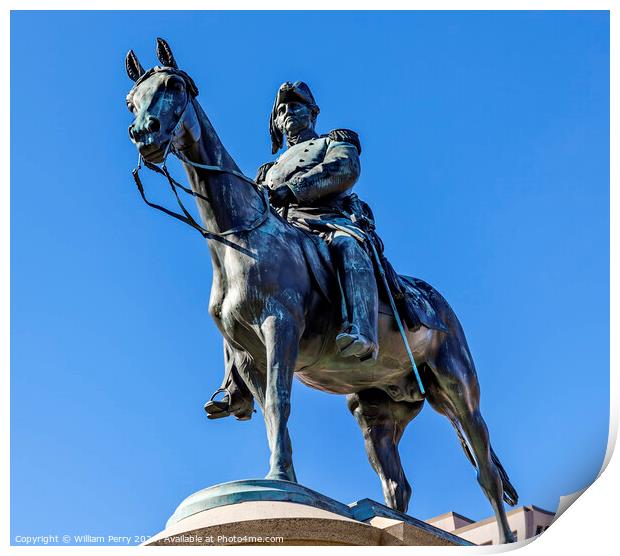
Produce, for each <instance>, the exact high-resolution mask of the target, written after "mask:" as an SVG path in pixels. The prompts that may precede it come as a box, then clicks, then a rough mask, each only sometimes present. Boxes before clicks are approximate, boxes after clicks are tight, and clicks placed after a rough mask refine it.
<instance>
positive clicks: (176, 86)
mask: <svg viewBox="0 0 620 556" xmlns="http://www.w3.org/2000/svg"><path fill="white" fill-rule="evenodd" d="M166 86H167V87H168V88H169V89H170V90H172V91H178V92H181V91H182V90H183V89H184V88H185V83H184V81H183V80H182V79H179V78H178V77H172V78H171V79H169V80H168V82H167V83H166Z"/></svg>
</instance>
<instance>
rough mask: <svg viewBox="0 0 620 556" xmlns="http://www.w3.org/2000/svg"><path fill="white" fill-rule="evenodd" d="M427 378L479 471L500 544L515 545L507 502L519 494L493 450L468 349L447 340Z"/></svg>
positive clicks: (433, 398) (435, 402)
mask: <svg viewBox="0 0 620 556" xmlns="http://www.w3.org/2000/svg"><path fill="white" fill-rule="evenodd" d="M426 377H427V382H426V386H427V399H428V401H429V403H430V404H431V406H432V407H433V408H434V409H436V410H437V411H438V412H439V413H442V414H443V415H445V416H446V417H448V419H450V421H451V423H452V425H453V426H454V427H455V429H456V431H457V433H458V435H459V438H460V440H461V444H462V445H463V449H464V450H465V454H466V455H467V457H468V458H469V459H470V461H471V462H472V463H473V464H474V465H475V467H476V470H477V477H478V482H479V483H480V486H481V487H482V490H483V491H484V493H485V494H486V496H487V498H488V499H489V501H490V503H491V506H492V508H493V511H494V512H495V516H496V519H497V523H498V525H499V530H500V542H502V543H506V542H514V540H515V539H514V536H513V534H512V532H511V530H510V526H509V525H508V519H507V518H506V511H505V509H504V504H503V499H505V500H506V501H507V502H508V503H511V504H512V505H514V504H516V502H517V493H516V492H515V490H514V487H513V486H512V485H511V484H510V480H509V479H508V475H507V474H506V472H505V470H504V468H503V467H502V465H501V463H500V462H499V459H497V456H495V454H494V452H493V449H492V448H491V443H490V440H489V431H488V429H487V426H486V423H485V422H484V419H483V418H482V415H481V414H480V387H479V384H478V378H477V377H476V372H475V370H474V367H473V363H472V361H471V356H470V355H469V352H468V350H467V348H466V347H463V346H462V345H461V344H460V343H458V342H457V341H456V340H455V339H454V337H449V338H447V339H446V343H445V344H444V346H442V348H441V349H440V351H439V354H438V358H437V362H436V366H435V367H434V368H433V369H431V372H430V373H428V374H426Z"/></svg>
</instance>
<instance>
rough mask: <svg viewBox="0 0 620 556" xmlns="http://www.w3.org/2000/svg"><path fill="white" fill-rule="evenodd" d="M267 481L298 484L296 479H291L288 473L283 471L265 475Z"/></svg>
mask: <svg viewBox="0 0 620 556" xmlns="http://www.w3.org/2000/svg"><path fill="white" fill-rule="evenodd" d="M265 479H269V480H271V481H288V482H289V483H296V482H297V481H296V480H295V477H291V476H290V475H289V474H288V473H285V472H283V471H281V472H275V473H267V475H265Z"/></svg>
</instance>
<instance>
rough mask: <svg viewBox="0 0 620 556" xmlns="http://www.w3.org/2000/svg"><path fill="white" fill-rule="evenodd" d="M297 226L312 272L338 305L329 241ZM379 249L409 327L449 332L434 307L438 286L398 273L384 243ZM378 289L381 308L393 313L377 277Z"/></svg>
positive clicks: (395, 297) (330, 301) (321, 287)
mask: <svg viewBox="0 0 620 556" xmlns="http://www.w3.org/2000/svg"><path fill="white" fill-rule="evenodd" d="M297 229H298V230H300V231H301V232H302V247H303V252H304V256H305V258H306V264H307V265H308V269H309V271H310V275H311V276H312V277H313V279H314V281H315V282H316V285H317V287H318V289H319V290H320V292H321V294H322V295H323V296H324V297H325V299H326V300H327V301H328V302H329V303H333V304H337V305H339V304H340V289H339V287H338V283H337V279H336V271H335V269H334V267H333V265H332V262H331V257H330V255H329V248H328V246H327V243H326V242H325V241H324V240H323V239H322V238H321V237H319V236H318V235H316V234H313V233H312V232H309V231H307V230H305V229H303V228H301V227H298V228H297ZM366 241H373V238H371V237H369V238H367V239H366ZM379 241H380V240H379ZM378 252H379V253H380V258H381V264H382V266H383V268H384V271H385V273H386V277H387V279H388V284H389V286H390V292H391V294H392V297H393V298H394V301H395V302H396V306H397V308H398V312H399V314H400V316H401V318H402V320H403V321H404V322H405V324H406V325H407V327H408V328H410V329H411V330H416V329H417V328H419V327H420V326H425V327H426V328H430V329H433V330H439V331H441V332H448V328H447V327H446V325H445V324H444V322H443V321H442V319H441V318H440V316H439V315H438V313H437V311H436V310H435V301H436V298H437V296H438V295H439V294H438V293H437V292H436V291H435V289H434V288H432V287H431V286H430V285H429V284H427V283H426V282H424V280H420V279H419V278H414V277H412V276H404V275H399V274H397V273H396V271H395V270H394V268H393V267H392V265H391V264H390V263H389V261H388V260H387V259H386V258H385V257H384V256H383V246H382V245H381V251H378ZM370 258H371V260H372V261H373V266H374V267H375V278H377V277H378V276H379V270H378V268H377V262H376V261H375V260H374V257H370ZM377 290H378V292H379V312H380V313H385V314H388V315H392V309H391V307H390V303H389V299H388V297H387V292H386V291H385V287H384V285H383V281H382V280H377Z"/></svg>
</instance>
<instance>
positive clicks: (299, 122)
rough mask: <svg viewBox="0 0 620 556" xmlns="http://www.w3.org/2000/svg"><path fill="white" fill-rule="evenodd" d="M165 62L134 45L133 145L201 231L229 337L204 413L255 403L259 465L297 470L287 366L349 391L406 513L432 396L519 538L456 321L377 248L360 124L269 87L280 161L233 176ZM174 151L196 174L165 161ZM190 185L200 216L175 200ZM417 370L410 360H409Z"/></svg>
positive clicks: (281, 472) (299, 94)
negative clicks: (407, 458)
mask: <svg viewBox="0 0 620 556" xmlns="http://www.w3.org/2000/svg"><path fill="white" fill-rule="evenodd" d="M157 56H158V59H159V61H160V63H161V66H156V67H154V68H152V69H150V70H148V71H145V70H144V69H143V68H142V66H141V65H140V63H139V62H138V59H137V57H136V56H135V54H134V53H133V51H130V52H129V53H128V55H127V58H126V70H127V73H128V75H129V77H130V78H131V79H132V80H133V81H134V82H135V83H134V85H133V88H132V89H131V91H130V92H129V94H128V95H127V106H128V108H129V110H130V111H131V112H132V113H133V115H134V121H133V123H132V124H131V125H130V127H129V135H130V137H131V140H132V141H133V143H134V144H135V145H136V147H137V149H138V152H139V159H140V163H139V165H138V167H137V168H136V169H135V170H134V178H135V180H136V184H137V185H138V189H139V191H140V194H141V195H142V197H143V199H144V200H145V201H146V202H147V203H148V204H149V205H150V206H152V207H154V208H157V209H158V210H161V211H163V212H165V213H166V214H168V215H170V216H172V217H174V218H176V219H178V220H180V221H182V222H185V223H186V224H189V225H190V226H192V227H193V228H195V229H196V230H198V231H199V232H200V233H201V234H202V236H203V237H205V238H206V239H207V243H208V247H209V251H210V253H211V259H212V263H213V284H212V288H211V298H210V303H209V313H210V314H211V316H212V317H213V319H214V321H215V323H216V325H217V326H218V328H219V330H220V332H221V333H222V336H223V338H224V353H225V367H226V368H225V377H224V382H223V385H222V389H221V390H222V391H223V392H224V393H225V397H224V399H222V400H216V399H214V398H215V396H214V397H213V399H212V400H211V401H210V402H209V403H208V404H207V405H206V407H205V409H206V410H207V412H208V414H209V416H210V417H211V418H219V417H225V416H227V415H234V416H235V417H237V418H238V419H248V418H250V417H251V416H252V411H253V403H254V402H253V400H256V402H257V403H258V405H259V406H260V407H261V409H262V411H263V414H264V418H265V424H266V429H267V437H268V441H269V448H270V451H271V457H270V462H269V463H270V467H269V472H268V473H267V475H266V478H268V479H278V480H285V481H293V482H297V477H296V475H295V470H294V467H293V459H292V449H291V439H290V437H289V433H288V428H287V421H288V417H289V414H290V410H291V407H290V395H291V386H292V380H293V375H295V374H296V375H297V378H298V379H299V380H301V381H302V382H303V383H304V384H306V385H308V386H311V387H313V388H316V389H318V390H323V391H325V392H330V393H333V394H345V395H346V396H347V402H348V407H349V409H350V411H351V412H352V414H353V415H354V417H355V419H356V420H357V422H358V424H359V426H360V428H361V430H362V433H363V435H364V442H365V447H366V451H367V454H368V459H369V461H370V463H371V465H372V466H373V468H374V469H375V471H376V472H377V474H378V475H379V477H380V479H381V483H382V487H383V495H384V498H385V502H386V504H387V505H388V506H390V507H391V508H394V509H396V510H399V511H402V512H405V511H406V510H407V507H408V503H409V499H410V497H411V487H410V486H409V483H408V482H407V479H406V477H405V475H404V472H403V468H402V465H401V462H400V457H399V453H398V444H399V442H400V439H401V437H402V435H403V432H404V430H405V427H406V426H407V424H408V423H409V422H410V421H411V420H412V419H413V418H414V417H415V416H416V415H417V414H418V413H419V412H420V410H421V409H422V406H423V404H424V400H425V399H426V400H427V401H428V402H429V403H430V404H431V406H432V407H433V408H434V409H435V410H437V411H438V412H440V413H441V414H443V415H445V416H446V417H447V418H448V419H449V420H450V422H451V423H452V425H453V426H454V428H455V430H456V432H457V435H458V438H459V440H460V443H461V445H462V446H463V449H464V451H465V455H466V456H467V458H468V459H469V461H470V462H471V463H472V465H473V466H474V467H475V469H476V472H477V477H478V482H479V483H480V486H481V487H482V490H483V491H484V493H485V494H486V496H487V497H488V499H489V501H490V503H491V505H492V507H493V510H494V512H495V515H496V518H497V521H498V524H499V529H500V540H501V541H502V542H511V541H513V540H514V539H513V535H512V533H511V531H510V527H509V525H508V522H507V519H506V512H505V509H504V505H503V501H506V502H507V503H508V504H510V505H515V504H516V503H517V493H516V491H515V489H514V487H513V486H512V484H511V483H510V480H509V478H508V475H507V473H506V471H505V470H504V468H503V466H502V465H501V463H500V461H499V459H498V457H497V456H496V455H495V452H494V451H493V448H492V447H491V444H490V440H489V433H488V430H487V426H486V424H485V422H484V419H483V418H482V415H481V414H480V410H479V399H480V387H479V384H478V379H477V376H476V371H475V368H474V363H473V361H472V358H471V354H470V353H469V348H468V346H467V342H466V339H465V335H464V332H463V329H462V328H461V325H460V323H459V321H458V319H457V317H456V315H455V314H454V312H453V311H452V309H451V308H450V306H449V305H448V303H447V301H446V300H445V299H444V298H443V297H442V296H441V294H439V293H438V292H437V291H436V290H435V289H434V288H432V287H431V286H430V285H429V284H427V283H426V282H423V281H422V280H419V279H417V278H412V277H408V276H402V275H398V274H397V273H396V272H395V271H394V269H393V268H392V267H391V265H390V264H389V262H388V261H387V260H386V259H385V257H384V255H383V249H382V245H381V241H380V239H379V238H378V236H377V234H376V232H375V228H374V218H373V216H372V212H371V210H370V208H369V207H368V206H367V205H366V204H365V203H364V202H363V201H361V200H360V199H359V198H358V197H357V196H356V195H355V194H354V193H353V191H352V190H353V188H354V185H355V182H356V180H357V178H358V176H359V173H360V159H359V157H360V154H361V144H360V141H359V138H358V137H357V135H356V134H355V133H354V132H352V131H350V130H346V129H338V130H333V131H331V132H329V133H328V134H326V135H319V134H318V133H317V132H316V130H315V126H316V120H317V116H318V114H319V108H318V105H317V103H316V102H315V99H314V97H313V96H312V93H311V92H310V89H309V88H308V86H307V85H305V84H304V83H301V82H296V83H285V84H284V85H283V86H282V87H281V88H280V89H279V91H278V93H277V95H276V100H275V102H274V106H273V110H272V114H271V118H270V132H271V138H272V144H273V153H274V154H275V153H276V152H277V151H278V150H279V149H280V148H281V147H282V146H283V145H284V140H286V145H287V149H286V150H285V151H284V153H283V154H282V155H281V156H280V157H279V158H278V160H276V161H275V162H274V163H269V164H267V165H263V166H262V167H261V168H260V169H259V175H258V177H257V179H256V180H251V179H249V178H247V177H246V176H244V175H243V173H242V172H241V171H240V169H239V167H238V166H237V165H236V164H235V161H234V160H233V159H232V157H231V156H230V155H229V154H228V152H227V151H226V149H225V148H224V146H223V145H222V143H221V141H220V139H219V137H218V135H217V134H216V132H215V130H214V129H213V126H212V125H211V123H210V122H209V119H208V118H207V115H206V114H205V112H204V111H203V109H202V107H201V106H200V104H199V103H198V101H197V98H196V97H197V96H198V89H197V87H196V84H195V83H194V81H193V80H192V78H191V77H190V76H189V75H188V74H187V73H185V72H184V71H182V70H181V69H179V68H178V66H177V63H176V61H175V59H174V56H173V54H172V52H171V50H170V47H169V46H168V44H167V43H166V42H165V41H164V40H162V39H158V40H157ZM170 154H173V155H175V156H176V157H178V158H179V159H180V160H181V161H182V164H183V166H184V167H185V170H186V173H187V177H188V180H189V182H190V184H191V188H187V187H185V186H183V185H181V184H180V183H179V182H178V181H176V180H175V179H174V178H173V177H172V176H171V175H170V173H169V171H168V169H167V167H166V159H167V157H168V156H169V155H170ZM142 165H144V166H146V167H147V168H148V169H150V170H153V171H154V172H157V173H158V174H161V175H162V176H163V178H164V179H166V180H167V181H168V183H169V185H170V188H171V191H172V194H173V195H172V198H173V199H175V201H176V202H177V204H178V207H179V208H178V210H171V209H170V208H167V207H163V206H161V205H157V204H155V203H153V202H151V201H150V200H149V199H148V198H147V196H146V192H145V191H144V188H143V186H142V182H141V180H140V175H139V172H140V169H141V167H142ZM185 194H188V195H191V196H193V197H194V199H195V201H196V205H197V208H198V212H199V214H200V220H201V223H199V222H197V221H196V220H195V219H194V218H193V216H192V215H191V213H190V212H189V211H188V210H187V208H186V207H185V205H184V203H183V195H185ZM416 373H419V374H416Z"/></svg>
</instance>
